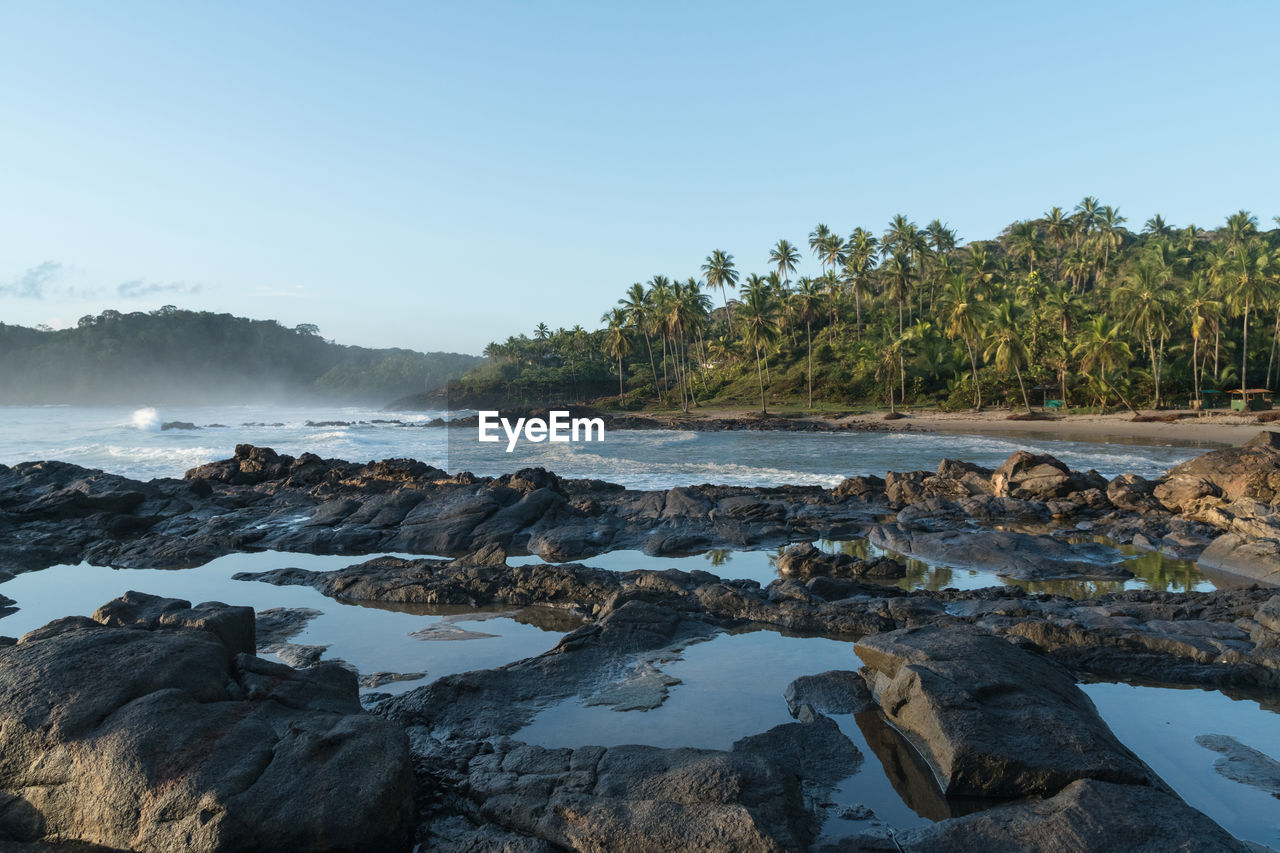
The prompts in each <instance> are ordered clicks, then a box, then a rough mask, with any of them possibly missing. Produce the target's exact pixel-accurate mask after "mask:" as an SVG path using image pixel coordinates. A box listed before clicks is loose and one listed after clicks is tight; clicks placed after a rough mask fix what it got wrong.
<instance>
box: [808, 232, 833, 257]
mask: <svg viewBox="0 0 1280 853" xmlns="http://www.w3.org/2000/svg"><path fill="white" fill-rule="evenodd" d="M830 237H831V229H830V228H828V227H827V226H826V225H824V224H822V223H821V222H819V223H818V224H817V225H815V226H814V228H813V230H812V231H810V232H809V251H810V252H813V256H814V257H815V258H817V259H818V263H820V264H825V263H826V262H825V261H823V259H822V257H823V247H824V246H825V245H826V243H827V240H828V239H829V238H830ZM824 268H825V267H824Z"/></svg>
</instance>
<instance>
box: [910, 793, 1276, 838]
mask: <svg viewBox="0 0 1280 853" xmlns="http://www.w3.org/2000/svg"><path fill="white" fill-rule="evenodd" d="M894 839H895V841H896V842H897V844H898V845H899V847H898V849H900V850H902V851H905V853H943V852H944V851H954V850H982V851H986V852H987V853H1015V851H1017V852H1018V853H1022V851H1032V852H1033V853H1058V851H1062V850H1114V851H1125V853H1166V851H1173V850H1177V851H1186V853H1192V851H1194V852H1195V853H1201V851H1204V853H1208V851H1222V852H1223V853H1228V851H1236V852H1237V853H1246V851H1248V850H1250V849H1251V848H1249V847H1248V846H1246V845H1245V844H1242V843H1241V842H1239V841H1237V840H1236V839H1235V838H1233V837H1231V835H1230V834H1228V833H1227V832H1226V831H1225V830H1224V829H1222V827H1220V826H1218V825H1217V824H1216V823H1214V822H1213V821H1212V820H1210V819H1209V818H1207V817H1205V816H1204V815H1203V814H1201V813H1200V812H1198V811H1196V810H1195V809H1193V808H1191V807H1190V806H1188V805H1187V804H1186V803H1184V802H1183V801H1182V800H1180V799H1179V798H1178V797H1177V796H1175V795H1173V794H1170V793H1168V792H1165V791H1162V790H1158V789H1155V788H1148V787H1143V786H1139V785H1117V784H1112V783H1108V782H1101V781H1098V780H1095V779H1084V780H1081V781H1078V782H1073V783H1071V784H1070V785H1068V786H1067V787H1066V788H1064V789H1063V790H1062V791H1061V793H1059V794H1057V795H1056V796H1054V797H1051V798H1049V799H1046V800H1027V801H1023V802H1018V803H1012V804H1010V805H1006V806H1000V807H998V808H994V809H990V810H988V811H983V812H978V813H977V814H973V815H969V816H968V817H960V818H954V819H952V820H947V821H943V822H941V823H936V824H933V825H932V826H925V827H921V828H919V829H911V830H907V831H905V832H899V833H897V834H896V835H895V836H894Z"/></svg>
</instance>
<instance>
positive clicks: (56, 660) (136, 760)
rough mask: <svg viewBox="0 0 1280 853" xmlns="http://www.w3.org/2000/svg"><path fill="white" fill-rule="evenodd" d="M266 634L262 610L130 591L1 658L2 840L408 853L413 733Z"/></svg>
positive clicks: (347, 681) (2, 650)
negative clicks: (291, 657)
mask: <svg viewBox="0 0 1280 853" xmlns="http://www.w3.org/2000/svg"><path fill="white" fill-rule="evenodd" d="M254 634H255V632H254V617H253V612H252V610H250V609H249V608H240V607H227V606H226V605H221V604H216V603H211V604H202V605H198V606H196V607H192V606H191V605H190V604H189V603H188V602H185V601H180V600H177V599H162V598H156V597H154V596H147V595H142V594H138V593H130V594H128V595H127V596H125V597H123V598H121V599H116V600H115V601H112V602H109V603H108V604H106V605H104V606H103V607H102V608H101V609H99V611H98V612H97V613H95V614H94V617H93V618H92V619H89V618H85V617H68V618H65V619H60V620H57V621H55V622H52V623H50V624H48V625H46V626H44V627H43V628H39V629H37V630H35V631H32V632H30V633H29V634H27V635H25V636H24V637H22V638H21V639H20V640H19V641H18V642H17V643H16V644H14V645H10V646H5V647H0V738H2V739H3V744H2V748H0V800H2V801H3V802H2V803H0V840H4V839H8V840H12V841H15V842H25V843H36V842H43V841H44V840H54V841H61V840H76V841H82V842H86V843H91V844H99V845H103V846H104V847H109V848H114V849H146V850H210V851H213V850H228V851H229V850H262V851H266V850H281V849H289V850H313V851H321V850H324V851H338V850H354V849H371V848H377V849H388V850H396V849H407V847H406V843H407V841H408V837H409V831H410V829H411V826H412V824H411V821H412V814H413V779H412V772H411V768H410V763H409V752H408V747H407V743H406V740H405V737H404V734H403V732H401V731H400V730H399V729H398V728H397V727H396V726H394V725H392V724H389V723H388V722H386V721H385V720H379V719H377V718H374V717H371V716H368V715H367V714H364V713H362V712H361V710H360V706H359V704H358V702H357V699H356V687H355V678H354V676H353V675H352V674H350V673H348V672H347V671H346V670H343V669H341V668H339V667H334V666H321V667H317V668H315V669H312V670H307V671H296V670H293V669H290V668H289V667H285V666H281V665H279V664H272V663H269V662H267V661H264V660H261V659H259V658H257V657H255V656H254V654H253V653H254V645H255V636H254Z"/></svg>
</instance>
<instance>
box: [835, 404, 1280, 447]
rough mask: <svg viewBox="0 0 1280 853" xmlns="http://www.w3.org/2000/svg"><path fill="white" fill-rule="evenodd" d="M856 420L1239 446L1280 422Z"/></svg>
mask: <svg viewBox="0 0 1280 853" xmlns="http://www.w3.org/2000/svg"><path fill="white" fill-rule="evenodd" d="M849 420H854V421H868V422H876V423H880V424H883V425H885V426H888V427H889V428H890V429H909V430H920V431H926V432H950V433H964V434H978V435H1036V436H1042V437H1052V438H1061V439H1067V440H1081V441H1111V442H1121V443H1123V442H1126V441H1132V442H1141V443H1150V442H1161V443H1168V444H1197V445H1199V444H1204V445H1238V444H1243V443H1244V442H1246V441H1248V440H1249V439H1250V438H1253V437H1254V436H1255V435H1257V434H1258V433H1259V432H1260V431H1261V430H1272V431H1275V430H1278V429H1280V422H1272V423H1269V424H1260V423H1258V419H1257V417H1256V416H1255V415H1239V414H1234V413H1232V414H1228V413H1206V414H1204V415H1201V416H1198V417H1188V418H1182V419H1181V420H1177V421H1172V422H1135V421H1134V420H1133V415H1132V414H1131V413H1129V412H1121V413H1114V414H1107V415H1063V416H1059V417H1056V418H1055V419H1054V420H1043V421H1012V420H1009V412H1007V411H1004V410H999V411H991V412H919V413H907V416H906V417H904V418H901V419H899V420H892V421H885V420H884V415H883V414H874V415H858V416H854V417H853V418H850V419H849Z"/></svg>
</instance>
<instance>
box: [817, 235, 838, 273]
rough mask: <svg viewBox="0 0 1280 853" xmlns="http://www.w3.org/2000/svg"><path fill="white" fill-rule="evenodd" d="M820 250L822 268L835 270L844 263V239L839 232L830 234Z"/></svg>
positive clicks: (823, 241) (828, 270)
mask: <svg viewBox="0 0 1280 853" xmlns="http://www.w3.org/2000/svg"><path fill="white" fill-rule="evenodd" d="M818 251H819V252H821V255H822V268H823V269H824V270H826V271H827V272H834V271H835V269H836V268H837V267H840V266H843V265H844V240H842V239H840V235H839V234H828V235H827V236H826V237H825V238H824V239H823V240H822V243H821V245H820V246H819V247H818Z"/></svg>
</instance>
